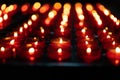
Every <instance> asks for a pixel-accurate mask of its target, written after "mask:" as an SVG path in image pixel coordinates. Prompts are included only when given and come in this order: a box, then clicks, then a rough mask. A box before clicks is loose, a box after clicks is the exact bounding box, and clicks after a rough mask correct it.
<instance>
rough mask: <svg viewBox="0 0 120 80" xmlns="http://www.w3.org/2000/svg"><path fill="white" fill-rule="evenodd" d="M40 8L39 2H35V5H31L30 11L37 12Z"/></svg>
mask: <svg viewBox="0 0 120 80" xmlns="http://www.w3.org/2000/svg"><path fill="white" fill-rule="evenodd" d="M40 7H41V4H40V2H35V3H34V4H33V8H32V10H33V11H36V10H38V9H39V8H40Z"/></svg>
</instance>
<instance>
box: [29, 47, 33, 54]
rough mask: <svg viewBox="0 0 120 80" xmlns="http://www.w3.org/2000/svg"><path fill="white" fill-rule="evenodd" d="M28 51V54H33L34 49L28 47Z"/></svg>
mask: <svg viewBox="0 0 120 80" xmlns="http://www.w3.org/2000/svg"><path fill="white" fill-rule="evenodd" d="M28 52H29V54H30V55H33V54H34V52H35V49H34V48H32V47H31V48H29V50H28Z"/></svg>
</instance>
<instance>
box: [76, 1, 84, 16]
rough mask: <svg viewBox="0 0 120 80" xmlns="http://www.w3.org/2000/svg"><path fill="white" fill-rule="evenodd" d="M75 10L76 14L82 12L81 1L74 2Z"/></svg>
mask: <svg viewBox="0 0 120 80" xmlns="http://www.w3.org/2000/svg"><path fill="white" fill-rule="evenodd" d="M75 10H76V12H77V14H78V15H79V14H83V11H82V4H81V3H79V2H78V3H76V4H75Z"/></svg>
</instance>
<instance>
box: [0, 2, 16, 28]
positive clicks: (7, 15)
mask: <svg viewBox="0 0 120 80" xmlns="http://www.w3.org/2000/svg"><path fill="white" fill-rule="evenodd" d="M0 8H1V9H0V30H2V29H4V28H5V27H7V26H8V25H9V24H10V22H11V18H12V16H13V15H14V14H15V13H16V12H17V5H16V4H13V5H9V6H7V5H6V4H2V5H1V6H0Z"/></svg>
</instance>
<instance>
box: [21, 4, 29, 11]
mask: <svg viewBox="0 0 120 80" xmlns="http://www.w3.org/2000/svg"><path fill="white" fill-rule="evenodd" d="M28 8H29V5H28V4H24V5H22V7H21V11H22V12H26V11H27V10H28Z"/></svg>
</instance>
